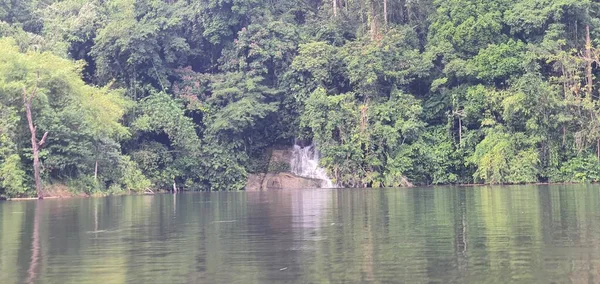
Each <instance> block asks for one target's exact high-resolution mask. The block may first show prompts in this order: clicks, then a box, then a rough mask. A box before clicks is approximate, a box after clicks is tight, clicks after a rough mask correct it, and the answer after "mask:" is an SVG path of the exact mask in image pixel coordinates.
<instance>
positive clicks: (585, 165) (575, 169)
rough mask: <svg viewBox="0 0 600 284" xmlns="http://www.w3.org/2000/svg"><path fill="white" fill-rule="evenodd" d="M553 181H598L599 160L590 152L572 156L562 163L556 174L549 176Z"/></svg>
mask: <svg viewBox="0 0 600 284" xmlns="http://www.w3.org/2000/svg"><path fill="white" fill-rule="evenodd" d="M551 181H554V182H597V181H600V162H598V160H597V158H596V157H594V155H591V154H585V155H582V156H577V157H574V158H572V159H570V160H568V161H567V162H565V163H563V164H562V166H561V167H560V168H559V170H558V174H557V175H556V176H554V177H551Z"/></svg>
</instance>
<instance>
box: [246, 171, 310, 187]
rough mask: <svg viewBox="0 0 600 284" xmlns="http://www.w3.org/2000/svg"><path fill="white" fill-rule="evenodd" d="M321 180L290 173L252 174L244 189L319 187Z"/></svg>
mask: <svg viewBox="0 0 600 284" xmlns="http://www.w3.org/2000/svg"><path fill="white" fill-rule="evenodd" d="M321 182H322V181H321V180H319V179H311V178H305V177H299V176H296V175H294V174H291V173H267V174H252V175H250V176H248V184H247V185H246V191H261V190H278V189H308V188H320V187H321Z"/></svg>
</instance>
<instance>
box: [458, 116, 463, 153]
mask: <svg viewBox="0 0 600 284" xmlns="http://www.w3.org/2000/svg"><path fill="white" fill-rule="evenodd" d="M461 145H462V119H461V117H460V116H459V117H458V147H461Z"/></svg>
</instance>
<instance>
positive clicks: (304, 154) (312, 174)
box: [290, 144, 336, 188]
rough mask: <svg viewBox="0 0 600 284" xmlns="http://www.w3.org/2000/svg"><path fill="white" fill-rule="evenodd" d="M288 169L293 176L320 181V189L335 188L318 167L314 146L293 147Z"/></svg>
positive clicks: (317, 152) (323, 170)
mask: <svg viewBox="0 0 600 284" xmlns="http://www.w3.org/2000/svg"><path fill="white" fill-rule="evenodd" d="M290 164H291V165H290V168H291V171H292V173H293V174H295V175H297V176H300V177H306V178H312V179H319V180H321V181H322V182H321V188H335V187H336V186H335V184H333V182H332V181H331V179H329V177H328V176H327V172H326V171H325V169H324V168H322V167H320V166H319V151H318V150H317V148H316V147H315V146H314V145H309V146H306V147H301V146H300V145H296V144H295V145H294V150H293V152H292V159H291V161H290Z"/></svg>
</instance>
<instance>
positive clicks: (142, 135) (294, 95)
mask: <svg viewBox="0 0 600 284" xmlns="http://www.w3.org/2000/svg"><path fill="white" fill-rule="evenodd" d="M0 36H1V37H2V38H1V39H0V194H2V195H5V196H24V195H33V194H35V188H36V178H35V177H36V176H39V184H38V186H41V187H49V186H51V185H56V184H66V185H68V186H69V187H71V188H74V189H77V190H82V191H86V192H87V193H94V192H104V193H114V192H119V191H128V190H130V191H140V190H144V189H146V188H163V189H167V188H171V187H172V184H173V182H174V181H175V182H176V183H177V184H179V185H180V186H181V187H185V188H186V189H202V190H236V189H242V188H243V187H244V185H245V182H246V177H247V175H248V174H250V173H255V172H262V171H265V167H266V165H265V162H264V161H265V158H264V156H265V155H266V153H268V149H270V148H271V147H274V146H277V147H279V146H282V145H291V144H292V143H293V139H294V137H299V138H303V139H307V140H312V141H313V142H314V143H315V144H317V145H318V148H319V150H320V152H321V154H322V160H321V163H322V165H323V166H324V167H325V168H326V169H327V170H328V173H329V175H330V176H331V177H332V179H333V180H334V181H335V182H337V183H338V184H340V185H343V186H353V187H383V186H386V187H393V186H398V185H400V184H401V183H402V182H403V181H405V178H406V179H408V180H409V181H410V182H412V183H414V184H422V185H429V184H448V183H528V182H545V181H550V182H561V181H569V182H571V181H577V182H584V181H598V180H600V163H599V161H598V159H599V157H600V100H599V92H598V90H599V88H598V87H599V86H600V85H599V83H600V78H598V75H600V65H598V64H599V63H600V62H599V55H600V49H598V48H597V47H599V46H600V4H599V3H598V1H596V0H326V1H318V0H196V1H191V0H187V1H179V0H66V1H53V0H22V1H15V0H0ZM35 165H37V168H39V173H38V172H37V171H36V170H35V168H36V166H35Z"/></svg>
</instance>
